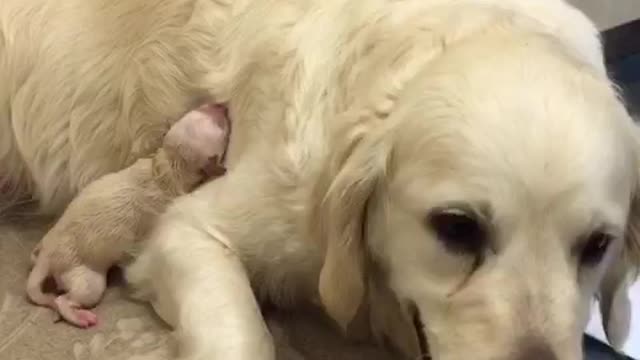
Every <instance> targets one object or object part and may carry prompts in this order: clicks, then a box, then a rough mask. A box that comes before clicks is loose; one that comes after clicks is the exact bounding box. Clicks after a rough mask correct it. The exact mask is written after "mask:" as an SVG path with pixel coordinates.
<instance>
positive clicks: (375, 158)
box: [314, 35, 640, 360]
mask: <svg viewBox="0 0 640 360" xmlns="http://www.w3.org/2000/svg"><path fill="white" fill-rule="evenodd" d="M395 95H396V96H395V97H394V99H395V100H394V104H393V108H392V110H391V111H389V112H388V114H381V113H380V112H378V111H362V112H357V111H354V112H353V113H350V114H345V120H344V121H343V122H342V123H343V124H345V127H346V129H340V134H339V135H338V136H336V138H338V139H340V140H339V141H338V143H337V144H336V146H335V147H334V159H333V162H332V163H331V165H330V166H329V167H328V169H327V174H326V180H327V184H326V186H324V187H323V191H322V198H321V200H322V201H321V203H320V204H321V205H320V208H319V212H318V213H316V214H314V215H316V216H317V215H319V217H318V218H317V219H315V220H317V221H318V227H317V229H319V231H320V232H321V234H322V237H323V238H324V239H325V241H326V258H325V262H324V266H323V268H322V271H321V275H320V285H319V286H320V289H319V290H320V296H321V299H322V302H323V304H324V306H325V308H326V310H327V312H328V313H329V314H330V315H331V316H332V317H333V318H334V319H336V320H337V321H338V322H339V323H340V324H342V325H345V326H346V325H347V324H348V323H349V322H350V321H351V320H352V319H353V317H354V315H355V313H356V312H357V309H358V308H359V307H360V305H361V304H362V303H363V302H364V301H365V300H366V297H367V293H368V287H367V285H366V284H367V283H368V282H369V280H370V277H371V276H376V277H380V278H384V282H385V285H386V286H388V288H389V289H390V290H391V292H392V293H393V294H394V296H395V297H396V298H397V300H398V303H399V304H400V306H401V307H402V310H403V312H405V313H407V314H411V313H413V314H416V316H417V317H418V318H419V320H420V321H419V323H420V324H421V325H419V326H418V327H419V328H420V327H421V329H419V330H420V331H421V332H424V334H425V335H426V338H427V340H428V346H429V349H430V353H431V356H432V357H433V358H434V359H438V360H443V359H462V358H468V357H472V358H474V359H478V360H482V359H498V360H512V359H513V360H516V359H541V360H542V359H547V360H550V359H579V358H581V339H582V332H583V330H584V327H585V326H586V322H587V320H588V317H589V310H590V306H591V303H592V299H593V298H594V296H598V295H601V298H602V299H603V301H602V304H603V310H604V313H605V314H604V315H605V316H604V318H605V321H607V322H609V323H608V324H606V328H608V330H609V331H608V332H609V335H610V336H611V337H612V339H613V342H618V343H619V342H620V340H621V339H623V338H624V336H625V335H624V324H620V323H618V321H620V319H621V318H624V316H622V317H621V316H620V313H619V312H616V310H618V309H617V308H615V307H616V306H619V305H620V304H622V306H623V307H624V306H627V305H624V301H620V299H624V298H626V295H623V292H624V291H621V290H620V289H623V290H624V289H625V287H626V285H627V283H628V279H629V276H630V275H629V274H631V273H632V272H634V271H635V269H636V268H637V267H638V265H640V262H639V261H638V259H639V257H640V252H639V246H638V245H639V242H638V237H637V234H638V233H637V231H636V229H635V225H637V223H638V221H640V219H638V216H640V213H638V212H637V211H638V209H639V208H640V207H639V206H638V204H640V202H638V201H640V198H638V197H637V196H636V194H637V193H638V190H640V188H639V184H640V183H639V176H638V169H640V165H639V164H640V163H639V162H638V160H639V156H638V154H639V153H640V151H639V150H640V148H639V143H638V142H637V140H636V138H635V136H636V134H635V131H636V130H635V127H634V125H633V123H632V121H631V119H630V117H629V116H628V114H627V112H626V111H625V109H624V106H623V104H622V102H621V101H620V100H619V98H618V97H617V94H616V92H615V90H614V89H613V87H612V86H611V84H610V83H609V81H608V80H607V79H606V78H605V77H604V76H603V75H602V74H600V73H598V72H597V71H591V68H590V67H589V66H588V65H586V64H581V63H580V62H579V61H576V60H575V59H574V58H573V57H572V56H571V55H570V54H569V53H565V52H564V51H563V49H562V47H561V46H559V45H557V44H555V43H554V42H553V41H552V40H549V39H547V38H545V37H543V36H539V37H538V36H536V37H531V38H529V39H526V41H525V40H523V39H522V38H521V37H520V38H519V37H516V36H513V37H510V36H507V35H505V36H503V37H489V36H486V37H479V38H477V39H475V40H474V41H472V42H467V43H466V44H463V45H460V46H457V47H453V48H451V49H448V50H447V52H446V53H444V54H443V55H442V56H440V57H439V58H438V59H436V60H434V61H432V62H431V63H430V64H429V66H428V67H426V68H423V69H422V70H421V71H418V72H417V73H416V74H415V76H414V77H413V78H412V79H411V80H410V81H408V83H407V84H406V86H403V87H402V89H401V90H399V91H398V93H397V94H395ZM372 118H375V119H372ZM340 141H341V142H342V143H340ZM372 274H375V275H372ZM603 279H605V281H604V282H603ZM601 284H602V286H601ZM369 296H371V293H369ZM373 311H376V309H375V308H374V309H373ZM612 314H613V315H612ZM616 314H617V315H616ZM623 323H624V320H623Z"/></svg>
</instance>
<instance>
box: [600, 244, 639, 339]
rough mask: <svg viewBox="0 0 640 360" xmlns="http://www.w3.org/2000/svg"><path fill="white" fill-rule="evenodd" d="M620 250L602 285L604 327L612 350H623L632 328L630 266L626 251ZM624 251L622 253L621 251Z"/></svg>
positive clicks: (601, 312) (601, 303) (601, 304)
mask: <svg viewBox="0 0 640 360" xmlns="http://www.w3.org/2000/svg"><path fill="white" fill-rule="evenodd" d="M616 250H618V251H617V253H616V254H615V258H614V259H613V262H612V263H611V265H610V266H609V268H608V269H607V272H606V273H605V276H604V278H603V279H602V282H601V284H600V293H599V299H598V300H599V305H600V314H601V315H602V327H603V329H604V332H605V334H606V336H607V340H608V342H609V344H610V345H611V347H612V348H614V349H616V350H618V351H619V350H621V349H622V347H623V346H624V343H625V342H626V340H627V336H628V335H629V329H630V326H631V302H630V300H629V286H630V285H631V281H630V280H631V275H632V274H631V272H630V266H629V263H628V261H627V259H626V258H625V257H626V254H625V252H626V249H624V250H623V249H616ZM621 250H622V251H621Z"/></svg>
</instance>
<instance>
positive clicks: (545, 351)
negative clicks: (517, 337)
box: [513, 341, 558, 360]
mask: <svg viewBox="0 0 640 360" xmlns="http://www.w3.org/2000/svg"><path fill="white" fill-rule="evenodd" d="M522 345H523V346H522V347H521V348H520V349H521V350H519V354H518V355H517V356H515V357H514V358H513V359H514V360H558V357H557V356H556V354H554V352H553V350H552V349H551V346H549V344H547V343H545V342H542V341H525V342H524V343H523V344H522Z"/></svg>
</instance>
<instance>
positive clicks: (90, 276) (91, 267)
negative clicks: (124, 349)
mask: <svg viewBox="0 0 640 360" xmlns="http://www.w3.org/2000/svg"><path fill="white" fill-rule="evenodd" d="M228 135H229V124H228V122H227V119H226V118H225V115H224V113H223V110H220V109H218V108H215V107H211V106H208V105H205V106H203V107H201V108H199V109H197V110H193V111H190V112H188V113H187V114H185V115H184V116H183V117H182V118H181V119H180V120H179V121H178V122H177V123H176V124H174V125H173V126H172V127H171V128H170V129H169V132H168V133H167V135H166V136H165V137H164V142H163V146H162V148H161V149H160V150H158V152H157V153H156V154H155V155H154V156H153V157H152V158H142V159H139V160H137V161H136V162H135V163H134V164H133V165H131V166H129V167H128V168H126V169H124V170H121V171H118V172H116V173H112V174H107V175H105V176H103V177H101V178H100V179H98V180H96V181H94V182H92V183H91V184H89V185H87V187H85V188H84V189H82V191H80V193H79V194H78V196H77V197H76V198H75V199H74V200H73V201H72V202H71V203H70V204H69V206H68V207H67V208H66V210H65V212H64V213H63V214H62V216H61V217H60V219H59V220H58V221H57V223H56V224H55V225H54V226H53V228H52V229H51V230H50V231H49V232H47V234H46V235H45V236H44V237H43V239H42V241H41V242H40V243H39V244H38V246H36V249H35V250H34V252H33V253H32V259H33V262H34V267H33V269H32V271H31V274H30V275H29V279H28V282H27V295H28V296H29V298H30V299H31V301H33V302H34V303H35V304H38V305H41V306H48V307H51V308H52V309H54V310H56V311H58V312H59V313H60V314H61V315H62V316H63V318H65V319H66V320H67V321H69V322H71V323H73V324H75V325H77V326H80V327H89V326H93V325H95V322H96V317H95V315H94V314H92V313H90V312H88V311H86V310H84V309H83V308H90V307H93V306H95V305H96V304H97V303H98V301H99V300H100V299H101V298H102V295H103V293H104V290H105V286H106V276H107V271H108V270H109V269H110V268H111V267H112V266H114V265H115V264H117V263H119V262H121V261H122V260H124V259H123V258H124V255H125V254H126V253H127V252H130V251H131V250H132V249H133V247H134V244H135V243H136V242H137V241H138V240H140V239H142V238H143V236H145V234H146V233H147V232H148V231H149V229H150V228H151V227H152V225H153V223H154V222H155V220H156V218H157V217H158V215H159V214H161V213H162V212H164V209H165V208H166V206H167V204H169V203H170V202H171V200H173V199H174V198H176V197H178V196H181V195H184V194H187V193H189V192H191V191H192V190H193V189H195V188H196V187H197V186H199V185H201V184H202V183H203V182H205V181H211V180H212V177H215V176H219V175H221V174H222V173H221V172H219V173H211V172H207V170H208V169H211V170H214V169H216V168H218V169H221V167H220V164H219V162H218V160H221V159H222V158H223V155H224V152H225V149H226V146H227V137H228ZM211 162H214V163H211ZM48 277H52V278H53V279H54V280H55V282H56V283H57V289H58V290H61V291H62V292H63V294H62V295H60V296H57V295H54V294H50V293H44V292H43V290H42V288H43V285H44V282H45V279H46V278H48Z"/></svg>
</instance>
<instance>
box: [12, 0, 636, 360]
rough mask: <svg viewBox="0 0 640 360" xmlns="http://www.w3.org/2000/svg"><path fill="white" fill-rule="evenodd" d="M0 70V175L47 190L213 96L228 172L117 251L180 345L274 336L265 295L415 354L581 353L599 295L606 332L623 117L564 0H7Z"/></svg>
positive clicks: (619, 232)
mask: <svg viewBox="0 0 640 360" xmlns="http://www.w3.org/2000/svg"><path fill="white" fill-rule="evenodd" d="M0 84H2V85H1V86H0V136H2V138H1V147H0V164H1V165H2V167H1V169H2V170H3V171H4V173H3V175H2V176H3V177H4V178H5V179H7V180H5V182H6V184H8V185H6V186H5V187H7V188H8V189H9V191H5V195H6V197H8V198H9V200H12V199H17V198H19V197H21V196H24V194H27V196H35V197H37V198H38V199H39V201H40V203H41V204H42V211H44V212H56V211H59V209H60V208H62V207H63V206H64V205H65V204H66V203H67V202H68V201H69V199H70V198H71V197H72V196H73V194H75V193H76V192H77V191H78V189H80V188H82V187H83V186H85V185H86V184H87V183H89V182H90V181H92V180H93V179H95V178H96V177H99V176H100V175H103V174H105V173H108V172H111V171H115V170H118V169H121V168H122V167H124V166H126V165H128V164H130V163H131V162H133V161H135V159H137V158H138V157H140V156H143V155H144V154H147V153H149V152H152V151H153V150H154V149H155V148H157V147H158V145H159V142H160V140H161V138H162V137H161V134H162V133H163V131H164V130H165V129H166V128H167V127H168V126H169V125H170V124H169V122H170V119H173V118H177V116H176V115H177V114H179V113H181V112H184V111H185V110H186V109H188V108H189V107H191V106H193V105H194V104H195V103H196V102H197V101H199V100H200V99H202V98H205V97H211V98H213V99H214V100H215V101H219V102H228V103H229V104H230V116H231V118H232V119H233V133H232V136H231V140H230V147H229V149H228V150H229V152H228V157H227V160H228V168H229V171H228V173H227V175H226V176H224V177H222V178H220V179H219V180H217V181H215V182H213V183H210V184H207V185H205V186H204V187H202V188H200V189H199V190H197V191H196V192H194V193H193V194H191V195H187V196H185V197H182V198H180V199H178V200H177V201H176V202H175V203H174V204H173V205H172V206H171V207H170V208H169V210H168V211H167V212H166V213H165V214H164V215H163V216H162V221H161V222H160V223H159V225H158V226H157V228H155V229H154V230H153V232H152V234H151V236H150V237H149V239H148V240H147V242H146V246H145V249H144V250H143V252H142V254H141V255H140V257H139V259H138V260H137V262H136V263H134V265H133V266H132V267H131V268H130V269H129V270H128V278H129V280H130V281H131V282H132V284H133V285H134V286H135V287H136V289H137V290H138V291H137V294H138V296H140V297H143V298H145V299H148V300H149V301H150V302H151V303H152V304H153V306H154V308H155V309H156V311H157V312H158V313H159V314H160V315H161V316H162V317H163V318H164V319H165V320H166V321H167V322H168V323H169V324H171V325H172V326H173V327H174V328H175V329H176V335H177V337H178V339H179V341H180V345H181V346H180V354H179V356H180V357H181V358H183V359H190V360H195V359H258V358H259V359H273V358H274V354H273V344H272V342H271V339H270V335H269V333H268V331H267V329H266V326H265V324H264V321H263V319H262V316H261V314H260V312H259V310H258V304H259V302H261V301H270V302H274V303H276V304H278V305H280V306H289V305H296V304H300V303H305V302H310V303H318V304H320V305H321V306H323V308H324V309H325V310H326V312H327V314H329V315H330V316H331V317H332V318H333V319H335V320H336V322H337V324H339V325H340V326H341V327H342V328H344V329H346V330H347V332H348V333H351V332H359V331H360V330H362V329H364V330H370V331H371V332H372V333H373V335H374V336H376V337H377V338H379V339H383V340H388V341H389V342H390V343H392V344H393V345H395V346H396V347H398V348H400V349H401V350H402V351H403V352H404V353H405V354H407V355H408V356H415V355H416V354H419V353H420V352H425V351H426V350H427V348H428V350H429V352H430V354H431V356H432V357H433V358H434V359H438V360H453V359H462V358H469V357H472V358H474V359H477V360H488V359H498V360H518V359H520V360H524V359H563V360H564V359H566V360H573V359H580V358H581V334H582V331H583V329H584V326H585V324H586V321H587V318H588V315H589V308H590V305H591V303H592V298H593V297H594V295H601V298H602V299H603V300H604V301H602V303H603V304H605V305H604V310H605V313H606V315H605V319H607V324H606V327H607V329H608V333H609V334H610V336H611V339H612V340H611V341H612V343H614V344H619V343H620V342H621V341H622V340H624V336H625V334H624V328H625V321H624V319H625V318H624V316H619V314H620V312H619V311H617V310H616V309H609V308H607V304H609V305H611V304H625V302H624V301H623V300H624V296H625V295H624V289H625V286H627V284H628V282H629V281H630V280H631V278H632V276H633V275H634V272H635V270H636V268H637V266H638V264H639V263H640V261H639V260H638V259H639V258H640V251H639V250H638V249H639V246H638V237H637V229H636V228H635V226H636V225H637V224H636V223H637V221H638V218H637V217H638V215H639V214H638V207H639V206H640V205H639V204H640V203H638V198H637V197H636V193H637V190H638V185H639V184H640V183H639V176H638V175H639V174H638V168H639V166H638V165H639V163H638V161H639V159H640V157H639V153H638V139H637V129H636V128H635V126H634V124H633V123H632V121H631V119H630V117H629V116H628V114H627V112H626V111H625V108H624V106H623V103H622V101H621V100H620V99H619V98H618V96H617V94H616V91H615V89H614V87H613V86H612V84H611V82H610V80H609V79H608V78H607V75H606V73H605V69H604V65H603V61H602V54H601V48H600V43H599V39H598V36H597V30H596V28H595V27H594V26H593V24H592V23H591V22H590V21H589V20H588V19H587V18H586V17H585V16H584V15H583V14H582V13H580V12H579V11H577V10H575V9H574V8H572V7H571V6H569V5H568V4H566V3H565V2H564V1H562V0H539V1H530V0H359V1H349V0H322V1H320V0H318V1H312V0H236V1H231V0H144V1H143V0H128V1H124V0H116V1H113V0H88V1H87V0H64V1H63V0H32V1H22V0H3V1H2V2H0ZM157 119H164V120H165V121H158V120H157ZM608 270H611V271H608ZM603 278H606V281H605V282H604V283H603V284H605V285H606V286H603V287H599V285H600V284H601V282H602V281H601V280H602V279H603ZM620 299H622V300H620ZM622 313H624V312H622ZM613 320H615V321H613ZM425 338H426V342H425V341H424V339H425Z"/></svg>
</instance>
